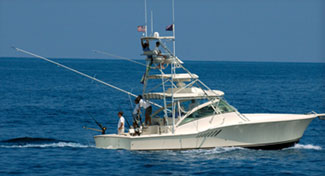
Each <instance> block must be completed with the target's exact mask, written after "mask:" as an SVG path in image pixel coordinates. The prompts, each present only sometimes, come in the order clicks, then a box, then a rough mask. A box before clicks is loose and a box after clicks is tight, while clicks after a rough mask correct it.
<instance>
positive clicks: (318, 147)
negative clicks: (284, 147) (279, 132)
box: [288, 144, 322, 150]
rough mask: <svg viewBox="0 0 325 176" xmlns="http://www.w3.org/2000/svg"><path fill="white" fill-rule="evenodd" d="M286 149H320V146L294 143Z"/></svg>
mask: <svg viewBox="0 0 325 176" xmlns="http://www.w3.org/2000/svg"><path fill="white" fill-rule="evenodd" d="M288 149H308V150H322V147H321V146H317V145H312V144H305V145H304V144H295V145H294V146H293V147H289V148H288Z"/></svg>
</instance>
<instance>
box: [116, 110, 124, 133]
mask: <svg viewBox="0 0 325 176" xmlns="http://www.w3.org/2000/svg"><path fill="white" fill-rule="evenodd" d="M117 115H118V117H119V118H120V120H119V121H118V124H117V133H118V134H123V133H124V124H125V123H124V122H125V119H124V117H123V112H122V111H120V112H118V114H117Z"/></svg>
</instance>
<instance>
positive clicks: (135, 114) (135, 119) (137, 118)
mask: <svg viewBox="0 0 325 176" xmlns="http://www.w3.org/2000/svg"><path fill="white" fill-rule="evenodd" d="M134 102H135V108H134V110H133V112H132V117H133V127H134V128H137V127H138V126H139V122H140V121H141V120H140V114H139V113H140V105H139V99H138V98H136V99H135V100H134Z"/></svg>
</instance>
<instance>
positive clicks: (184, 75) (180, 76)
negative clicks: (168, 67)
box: [147, 73, 199, 82]
mask: <svg viewBox="0 0 325 176" xmlns="http://www.w3.org/2000/svg"><path fill="white" fill-rule="evenodd" d="M147 78H148V79H161V78H164V79H171V78H173V80H174V81H178V82H184V81H191V79H198V78H199V76H198V75H196V74H191V75H190V74H188V73H179V74H173V76H172V74H163V75H162V74H158V75H149V76H148V77H147Z"/></svg>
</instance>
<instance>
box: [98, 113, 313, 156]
mask: <svg viewBox="0 0 325 176" xmlns="http://www.w3.org/2000/svg"><path fill="white" fill-rule="evenodd" d="M260 115H261V114H260ZM291 116H292V115H291ZM314 118H315V116H314V115H297V117H296V118H295V117H290V119H285V120H278V121H268V122H265V121H264V122H258V121H256V122H254V121H250V122H249V123H241V124H237V125H224V126H221V127H216V128H210V129H209V130H205V131H201V132H197V133H191V134H151V135H141V136H130V135H116V134H107V135H98V136H95V137H94V138H95V143H96V147H98V148H105V149H127V150H185V149H203V148H214V147H229V146H237V147H252V148H267V147H271V148H281V146H282V147H286V146H289V145H292V144H294V143H296V142H298V141H299V139H300V138H301V137H302V136H303V133H304V131H305V129H306V128H307V127H308V125H309V123H310V122H311V121H312V120H313V119H314Z"/></svg>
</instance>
